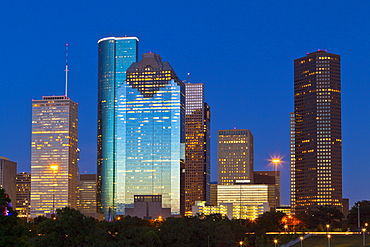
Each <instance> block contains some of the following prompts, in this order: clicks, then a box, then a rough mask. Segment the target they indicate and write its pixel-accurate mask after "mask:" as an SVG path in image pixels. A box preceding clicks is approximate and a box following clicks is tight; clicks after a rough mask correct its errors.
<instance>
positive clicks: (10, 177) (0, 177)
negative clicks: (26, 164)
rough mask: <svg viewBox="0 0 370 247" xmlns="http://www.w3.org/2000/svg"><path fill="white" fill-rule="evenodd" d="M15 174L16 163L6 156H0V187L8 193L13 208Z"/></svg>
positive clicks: (14, 200)
mask: <svg viewBox="0 0 370 247" xmlns="http://www.w3.org/2000/svg"><path fill="white" fill-rule="evenodd" d="M16 174H17V163H16V162H13V161H11V160H10V159H8V158H5V157H2V156H0V189H4V190H5V193H6V194H8V195H9V198H10V200H11V204H10V205H11V206H12V207H13V209H14V208H15V205H16V186H15V177H16Z"/></svg>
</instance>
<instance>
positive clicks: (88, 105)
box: [0, 1, 370, 204]
mask: <svg viewBox="0 0 370 247" xmlns="http://www.w3.org/2000/svg"><path fill="white" fill-rule="evenodd" d="M96 3H97V2H96ZM97 6H98V4H95V3H94V2H92V3H91V4H90V5H85V4H82V3H73V2H71V1H67V2H64V3H55V4H51V5H50V4H46V2H40V3H33V4H31V3H25V4H24V5H22V6H19V4H17V3H5V6H4V8H3V11H4V13H3V14H2V15H1V17H0V18H1V21H2V23H4V24H5V25H4V27H3V31H2V33H3V34H4V37H9V38H4V39H3V40H2V41H1V42H2V44H3V46H2V47H4V48H3V49H2V50H1V53H0V54H1V56H2V57H3V60H2V61H1V64H0V65H1V68H2V69H3V73H2V75H3V78H2V86H3V89H2V90H3V92H5V93H4V97H2V99H1V105H2V108H1V119H0V131H1V135H2V136H3V138H5V142H4V143H3V144H2V145H1V146H0V150H1V153H0V155H1V156H4V157H8V158H10V159H11V160H14V161H15V162H17V163H18V172H23V171H30V141H31V138H30V124H29V123H30V119H31V113H30V107H29V105H30V103H29V102H30V101H31V99H37V98H39V97H40V96H41V95H52V94H55V95H62V94H63V92H64V66H65V64H64V61H65V60H64V45H65V43H69V44H70V46H69V57H70V60H69V64H70V83H69V95H70V96H71V98H73V99H74V100H75V101H76V102H78V103H79V108H80V113H81V117H80V122H79V125H80V126H81V128H80V133H79V136H80V138H79V139H80V142H79V143H80V148H81V160H80V162H79V166H80V172H81V173H84V171H87V172H88V173H95V172H96V125H97V124H96V122H97V121H96V120H97V113H96V112H97V110H96V109H97V108H96V102H97V55H96V50H97V41H98V40H99V39H100V38H103V37H107V36H109V35H110V34H112V36H114V35H116V36H121V35H135V36H137V37H138V38H139V39H140V40H141V47H140V50H139V54H142V53H144V52H149V51H153V52H155V53H158V54H161V55H162V56H163V57H165V58H166V60H168V61H171V64H172V65H173V66H174V68H176V72H177V74H178V76H179V77H180V79H181V80H188V79H187V73H188V72H190V73H191V76H190V82H194V83H198V82H199V83H204V84H205V89H206V95H205V100H206V102H207V103H209V105H210V106H211V107H212V127H211V150H212V154H211V160H212V162H211V181H215V179H216V177H217V172H216V171H217V170H216V167H217V152H215V150H217V140H216V139H217V138H216V137H217V130H219V129H230V128H233V127H237V128H239V129H244V128H247V129H250V130H251V131H252V133H253V135H254V141H255V170H272V167H269V166H268V163H269V162H268V161H267V159H268V158H269V156H270V155H273V154H275V153H280V154H281V155H282V156H284V161H285V163H284V164H283V167H282V168H281V174H282V204H288V203H289V112H291V110H292V109H293V60H294V59H296V58H299V57H302V56H303V55H304V54H305V53H306V52H313V51H316V50H317V49H327V50H328V51H329V52H331V53H335V54H339V55H341V58H342V117H343V118H342V123H343V197H345V198H346V197H347V198H350V199H351V204H352V203H353V202H355V201H358V200H363V199H369V197H370V196H369V195H368V193H366V192H365V191H362V190H358V189H357V188H359V187H360V186H363V185H365V186H366V185H368V184H369V182H368V179H367V176H366V174H368V172H369V170H368V169H369V168H368V167H367V165H366V164H367V156H366V148H367V139H368V138H369V135H370V133H368V131H367V129H366V128H365V127H364V126H367V125H369V124H370V119H368V118H367V117H366V116H367V115H368V113H369V112H370V109H369V105H370V102H369V100H368V99H367V96H366V94H365V93H366V92H367V91H368V90H369V83H368V82H367V78H369V75H368V74H369V72H368V70H367V68H368V67H369V62H368V61H367V59H366V55H365V54H368V53H369V48H368V47H367V46H366V44H367V40H368V39H369V38H370V37H369V34H368V32H367V31H366V30H367V27H368V26H369V21H368V19H367V18H366V17H367V13H368V11H369V10H370V5H369V3H361V4H359V5H355V6H352V5H350V6H347V5H346V4H344V1H328V2H325V3H321V4H320V5H317V6H316V5H315V6H305V5H303V4H300V3H296V2H294V1H287V2H285V3H284V4H283V5H281V6H280V5H279V4H278V3H275V2H273V1H266V2H264V3H242V2H240V3H237V4H235V5H223V4H221V2H217V1H216V2H212V4H211V2H210V1H204V2H201V3H196V4H195V2H190V3H188V4H183V5H180V6H179V5H176V4H175V3H168V4H163V8H161V10H159V11H158V12H156V11H154V12H155V13H154V12H153V11H152V10H153V9H158V6H156V5H155V4H154V3H149V2H147V3H146V4H143V5H141V4H140V3H139V2H138V3H130V9H135V8H140V9H141V10H142V12H141V14H143V16H145V17H146V18H140V17H139V16H138V15H139V14H138V13H137V12H136V11H132V13H131V12H130V11H128V12H127V13H125V15H124V16H122V14H121V13H120V8H118V6H121V7H122V4H120V3H119V2H118V1H112V5H107V6H106V9H104V10H103V11H100V9H99V8H98V7H97ZM113 6H114V7H113ZM180 7H181V9H182V11H181V12H182V13H188V14H192V16H193V17H192V18H190V19H189V18H186V17H185V15H184V14H183V18H182V19H184V18H185V19H186V20H187V21H182V19H181V18H179V16H177V15H175V13H177V11H174V10H177V9H179V8H180ZM205 10H206V11H205ZM328 10H330V11H328ZM10 13H11V14H10ZM64 13H68V18H66V15H65V14H64ZM81 13H84V14H81ZM306 13H309V14H307V15H306V16H305V14H306ZM188 14H187V15H186V16H189V15H188ZM96 16H99V18H96ZM180 17H181V15H180ZM148 18H153V19H155V20H156V22H157V23H158V24H165V26H166V27H167V28H164V29H160V28H158V29H156V30H155V31H154V28H153V29H150V27H148V25H147V21H144V20H141V19H148ZM168 18H173V20H174V21H173V22H171V23H169V21H168ZM46 19H47V20H48V21H47V22H46V21H45V20H46ZM125 24H127V25H125ZM66 27H68V28H66ZM20 34H22V35H23V36H22V38H15V39H13V38H10V37H20ZM14 95H17V96H18V97H17V99H16V100H15V99H14ZM364 116H365V117H364Z"/></svg>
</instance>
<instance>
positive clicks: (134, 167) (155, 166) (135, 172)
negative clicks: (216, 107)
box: [98, 53, 185, 219]
mask: <svg viewBox="0 0 370 247" xmlns="http://www.w3.org/2000/svg"><path fill="white" fill-rule="evenodd" d="M119 87H120V88H119V95H118V99H117V102H118V106H117V107H116V108H117V109H116V114H117V115H116V127H117V128H116V134H115V136H116V144H115V147H116V149H117V152H116V157H115V166H114V168H110V169H108V168H109V167H105V166H104V165H103V163H102V164H101V165H100V166H101V167H100V168H98V171H100V174H99V177H98V181H99V180H100V181H101V185H102V189H101V202H102V204H101V208H102V212H103V213H104V215H105V217H106V218H108V219H109V218H111V217H115V216H116V215H125V214H126V208H133V207H134V199H135V196H140V195H146V196H150V195H161V197H162V207H163V208H170V209H171V214H172V215H179V214H180V213H181V211H182V210H183V208H182V209H181V208H180V205H183V204H184V187H183V185H182V184H181V182H182V181H183V180H184V179H183V178H182V176H183V175H184V174H185V91H184V84H183V83H182V82H181V81H180V80H179V79H178V77H177V76H176V73H175V71H174V70H173V69H172V67H171V65H170V64H169V63H168V62H164V61H162V58H161V57H160V56H159V55H157V54H154V53H145V54H144V55H143V58H142V60H141V61H140V62H135V63H133V64H132V65H131V66H130V67H129V68H128V69H127V71H126V80H125V81H123V83H121V84H120V86H119ZM98 167H99V166H98ZM103 171H106V172H105V173H104V172H103ZM104 174H105V175H109V176H108V178H106V177H105V176H104ZM110 174H112V176H110ZM111 179H113V180H112V181H113V183H110V180H111ZM104 186H106V187H104ZM107 186H108V187H107ZM109 186H112V187H111V190H109ZM104 188H106V189H104ZM106 190H108V191H106ZM105 193H107V194H105Z"/></svg>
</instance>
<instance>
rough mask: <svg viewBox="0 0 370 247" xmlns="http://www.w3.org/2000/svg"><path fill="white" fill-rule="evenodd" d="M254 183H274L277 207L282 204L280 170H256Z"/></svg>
mask: <svg viewBox="0 0 370 247" xmlns="http://www.w3.org/2000/svg"><path fill="white" fill-rule="evenodd" d="M253 178H254V184H273V185H275V187H276V192H275V195H276V207H279V206H280V192H281V190H280V188H281V186H280V184H281V179H280V171H254V172H253Z"/></svg>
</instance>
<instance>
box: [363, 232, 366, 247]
mask: <svg viewBox="0 0 370 247" xmlns="http://www.w3.org/2000/svg"><path fill="white" fill-rule="evenodd" d="M365 233H366V229H365V228H362V246H365V245H366V240H365Z"/></svg>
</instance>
